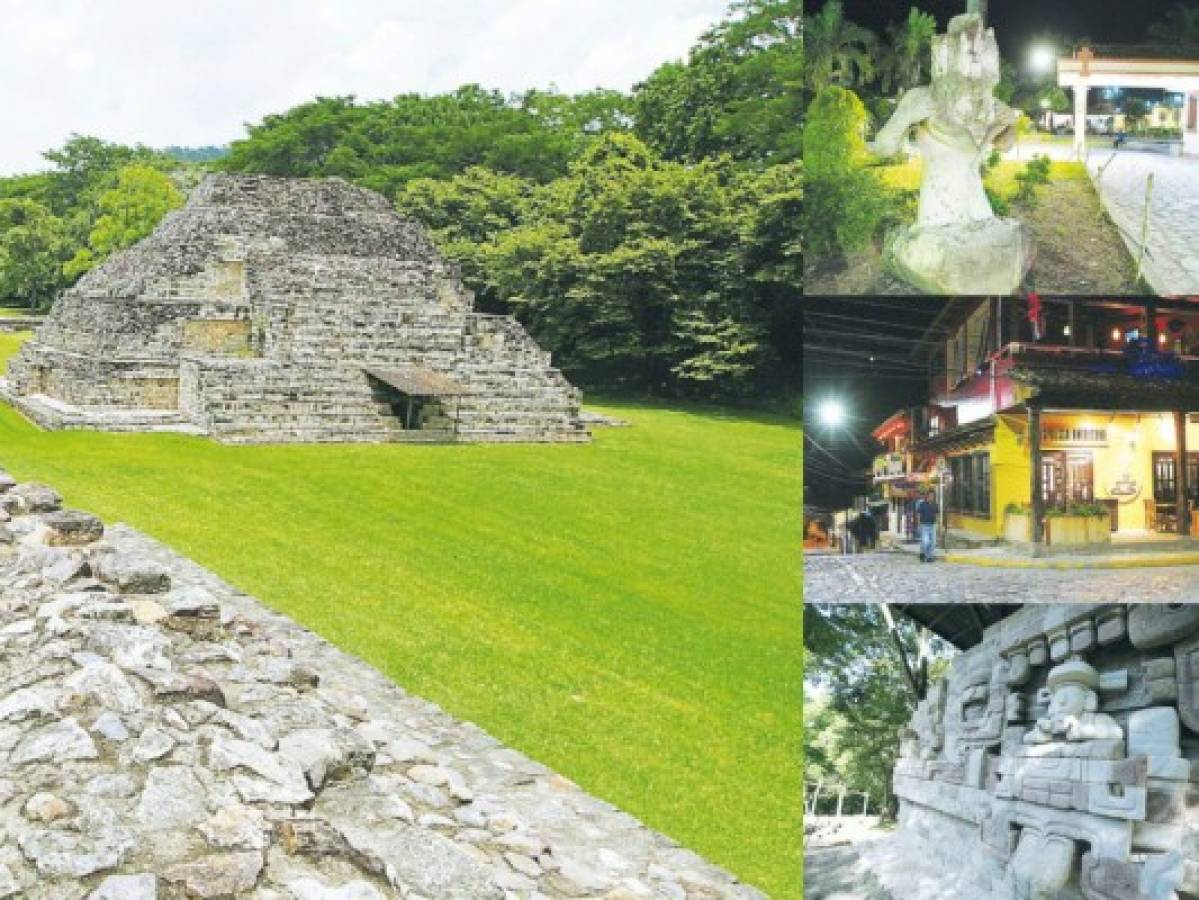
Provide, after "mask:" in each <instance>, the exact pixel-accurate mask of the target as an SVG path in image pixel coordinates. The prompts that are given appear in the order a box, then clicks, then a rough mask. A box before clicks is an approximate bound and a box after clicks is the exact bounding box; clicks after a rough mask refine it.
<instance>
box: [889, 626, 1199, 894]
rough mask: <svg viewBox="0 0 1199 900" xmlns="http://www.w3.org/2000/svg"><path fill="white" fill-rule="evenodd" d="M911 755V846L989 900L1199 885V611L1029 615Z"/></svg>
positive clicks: (905, 826) (906, 783)
mask: <svg viewBox="0 0 1199 900" xmlns="http://www.w3.org/2000/svg"><path fill="white" fill-rule="evenodd" d="M900 746H901V755H900V759H899V761H898V762H897V763H896V766H895V772H894V784H895V793H896V795H897V796H898V797H899V801H900V813H899V822H900V838H899V839H900V841H901V842H903V844H904V846H905V848H907V849H911V850H913V851H914V852H918V853H920V854H925V855H928V856H930V857H935V858H936V860H937V861H938V863H939V864H940V865H941V866H943V867H944V870H945V871H946V872H951V873H954V874H955V875H960V876H963V877H964V878H965V879H966V880H967V881H969V882H971V883H973V884H974V885H975V886H976V887H977V893H976V894H975V895H974V896H976V897H979V898H1005V900H1006V898H1012V900H1015V898H1022V900H1023V898H1045V900H1049V898H1057V897H1079V896H1080V897H1086V898H1088V900H1141V898H1143V900H1152V898H1166V897H1176V896H1180V895H1181V896H1192V895H1193V894H1194V893H1195V892H1196V891H1199V828H1196V827H1195V823H1196V821H1197V820H1196V803H1195V798H1196V787H1197V785H1199V770H1197V769H1196V765H1195V763H1196V760H1197V759H1199V755H1197V750H1199V606H1196V605H1189V606H1188V605H1183V606H1175V607H1170V606H1166V605H1153V604H1145V605H1135V606H1124V605H1085V606H1079V605H1063V606H1026V607H1024V608H1022V609H1021V610H1020V611H1018V612H1016V613H1015V614H1013V615H1012V616H1010V617H1008V618H1007V619H1005V620H1003V621H1000V622H999V623H997V624H995V625H992V626H991V627H990V628H988V629H987V630H986V631H985V632H984V633H983V637H982V641H981V643H979V644H977V645H976V646H974V647H971V648H970V649H969V650H967V651H966V652H964V653H963V654H961V655H960V656H958V657H956V658H955V659H954V660H953V663H952V665H951V667H950V670H949V672H948V674H947V676H946V677H945V679H944V680H942V681H940V682H938V683H935V684H933V685H932V687H931V688H930V690H929V691H928V693H927V695H926V697H925V698H924V699H923V700H922V701H921V703H920V705H919V707H918V708H917V710H916V712H915V714H914V715H913V716H912V720H911V723H910V724H909V725H908V727H907V728H906V729H905V730H904V731H903V733H902V735H901V745H900Z"/></svg>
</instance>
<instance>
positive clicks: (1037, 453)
mask: <svg viewBox="0 0 1199 900" xmlns="http://www.w3.org/2000/svg"><path fill="white" fill-rule="evenodd" d="M1028 460H1029V467H1030V470H1031V471H1030V472H1029V479H1028V484H1029V490H1030V491H1031V492H1032V496H1031V497H1030V498H1029V505H1030V507H1031V509H1032V543H1033V548H1034V549H1036V548H1037V547H1039V546H1040V545H1041V544H1042V543H1043V542H1044V540H1045V496H1044V492H1043V490H1042V487H1041V410H1040V409H1039V408H1038V407H1036V406H1030V407H1029V408H1028Z"/></svg>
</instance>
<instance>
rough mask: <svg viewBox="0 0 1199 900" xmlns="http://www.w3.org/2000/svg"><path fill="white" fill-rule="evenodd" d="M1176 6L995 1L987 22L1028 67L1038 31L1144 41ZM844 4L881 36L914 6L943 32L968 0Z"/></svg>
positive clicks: (815, 1)
mask: <svg viewBox="0 0 1199 900" xmlns="http://www.w3.org/2000/svg"><path fill="white" fill-rule="evenodd" d="M1177 4H1178V0H1136V2H1132V0H991V3H990V10H989V12H988V20H989V24H990V25H992V26H993V27H994V28H995V37H996V38H997V39H998V40H999V49H1000V52H1001V53H1002V54H1003V55H1004V57H1005V58H1006V59H1007V60H1008V62H1011V63H1013V64H1014V65H1016V66H1018V67H1023V65H1024V63H1025V60H1026V59H1027V56H1028V47H1029V45H1030V44H1031V43H1032V42H1033V40H1034V39H1035V38H1036V37H1038V36H1039V35H1042V34H1045V33H1047V32H1048V33H1054V34H1060V35H1062V36H1065V37H1072V38H1081V37H1087V38H1090V39H1091V40H1092V41H1094V42H1095V43H1099V44H1136V43H1142V42H1144V41H1145V40H1146V37H1145V31H1146V29H1147V28H1148V27H1149V24H1150V23H1151V22H1154V21H1156V20H1158V19H1160V18H1161V17H1162V15H1163V14H1164V13H1165V12H1166V11H1167V10H1169V9H1170V8H1171V7H1173V6H1176V5H1177ZM1189 5H1197V4H1195V3H1191V4H1189ZM822 6H824V2H823V0H808V2H807V3H806V4H805V9H807V10H809V12H812V11H815V10H817V9H819V8H821V7H822ZM842 6H843V7H844V9H845V15H846V18H848V19H850V20H852V21H854V22H857V23H858V24H859V25H865V26H866V27H868V28H870V29H871V30H872V31H875V32H877V33H880V34H881V33H882V32H883V30H884V29H885V28H886V26H887V25H888V24H889V23H891V22H898V21H900V20H901V19H905V18H907V14H908V10H909V9H910V8H911V7H912V6H916V7H917V8H919V9H921V10H923V11H924V12H928V13H932V14H933V15H935V16H936V17H937V21H938V23H939V25H940V26H941V28H940V30H941V31H944V28H945V24H946V23H947V22H948V21H949V19H950V18H951V17H953V16H955V15H957V14H958V13H962V12H965V11H966V0H843V3H842Z"/></svg>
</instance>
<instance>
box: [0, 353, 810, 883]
mask: <svg viewBox="0 0 1199 900" xmlns="http://www.w3.org/2000/svg"><path fill="white" fill-rule="evenodd" d="M20 339H21V337H20V336H11V335H3V334H0V368H3V366H4V364H5V363H4V360H6V359H7V356H8V355H9V354H11V353H12V352H13V351H14V350H15V348H16V346H17V345H18V343H19V341H20ZM597 408H600V409H605V410H610V411H612V412H614V413H615V414H617V415H619V416H622V417H625V418H628V419H630V420H631V421H632V422H633V424H634V427H632V428H625V429H606V430H600V431H597V433H596V439H595V441H594V443H592V444H590V445H587V446H570V445H564V446H395V445H393V446H290V447H228V446H221V445H219V444H215V443H212V442H210V441H207V440H203V439H197V438H191V437H186V436H180V435H115V434H95V433H84V432H60V433H46V432H41V431H38V430H37V429H35V428H34V427H33V426H31V425H30V424H28V423H27V422H26V421H25V420H24V419H23V418H22V417H20V416H19V415H18V414H16V413H15V412H14V411H12V410H11V409H9V408H8V407H6V406H3V405H0V465H2V466H4V467H6V468H8V469H9V470H10V471H11V472H12V473H13V474H14V475H16V476H17V477H18V478H22V479H38V480H42V481H46V482H48V483H50V484H52V485H54V486H55V487H56V488H58V489H59V490H61V491H62V492H63V493H64V494H65V496H66V498H67V501H68V502H69V503H70V504H71V505H72V506H76V507H79V508H82V509H87V510H91V511H93V512H96V513H98V514H100V515H101V516H103V517H104V518H106V519H107V520H109V521H125V522H129V523H131V524H133V525H135V526H137V527H138V528H141V529H143V530H144V531H147V532H148V533H150V534H152V535H154V536H155V537H158V538H160V539H161V540H163V541H165V542H167V543H169V544H171V545H172V546H173V547H175V548H176V549H177V550H179V551H181V552H182V553H184V554H187V555H188V556H191V557H193V558H194V559H196V560H198V561H199V562H201V563H202V564H204V565H206V566H208V567H210V568H212V569H214V570H215V571H216V572H218V573H220V574H221V575H223V576H224V577H225V578H227V579H228V580H229V581H231V582H232V583H233V584H235V585H236V586H238V587H239V588H241V589H243V590H246V591H248V592H250V593H252V594H255V595H256V596H258V597H260V598H262V599H263V600H264V601H265V602H266V603H268V604H269V605H271V606H273V607H275V608H276V609H279V610H282V611H284V612H286V613H288V614H289V615H291V616H293V617H294V618H295V619H297V620H298V621H300V622H301V623H303V624H304V625H306V626H308V627H309V628H312V629H313V630H315V631H317V632H318V633H320V634H322V635H323V636H325V637H326V638H328V639H329V640H331V641H333V642H334V643H335V644H337V645H339V646H340V647H342V648H344V649H346V650H349V651H351V652H353V653H355V654H357V655H359V656H361V657H362V658H364V659H366V660H368V661H370V662H371V663H373V664H374V665H376V666H378V667H379V668H380V669H382V670H383V671H384V672H386V673H387V674H388V675H389V676H391V677H392V678H394V679H395V680H396V681H397V682H398V683H399V684H401V685H402V686H404V687H405V688H407V689H409V690H411V691H412V692H414V693H416V694H419V695H421V696H424V697H427V698H429V699H431V700H433V701H435V702H437V703H439V704H441V705H442V706H444V707H445V708H446V709H447V710H449V711H450V712H452V713H454V714H456V715H458V716H460V717H463V718H465V719H469V720H472V721H474V722H477V723H478V724H479V725H481V726H482V727H484V728H486V729H487V730H488V731H490V732H491V733H492V734H494V735H496V736H497V737H498V738H500V739H501V740H504V741H505V742H507V743H509V744H511V745H513V746H515V747H517V748H519V749H521V750H523V751H525V752H526V753H528V754H529V755H531V756H533V757H534V758H536V759H538V760H540V761H542V762H544V763H546V764H547V765H549V766H551V767H554V768H556V769H558V770H559V771H561V772H563V773H564V774H566V775H568V776H570V777H571V778H573V779H575V780H576V781H578V782H579V783H580V784H581V785H582V786H583V787H585V788H586V789H588V790H590V791H592V792H594V793H596V794H598V795H600V796H602V797H604V798H606V799H608V800H610V801H612V802H613V803H616V804H617V805H619V806H621V807H622V808H624V809H626V810H628V811H629V812H631V813H633V814H634V815H637V816H639V817H640V818H642V819H643V820H644V821H645V822H647V823H648V824H650V825H651V826H653V827H655V828H658V829H661V830H662V831H664V832H666V833H668V834H670V835H672V836H673V837H674V838H676V839H677V840H679V841H680V842H682V843H683V844H685V845H687V846H689V847H691V848H693V849H694V850H696V851H698V852H700V853H702V854H704V855H706V856H707V857H709V858H710V859H712V860H713V861H715V862H717V863H720V864H722V865H724V866H727V867H728V868H729V869H731V870H732V871H733V872H735V873H737V874H738V875H739V876H741V877H742V878H743V879H744V880H746V881H748V882H750V883H752V884H756V885H757V886H759V887H761V888H762V889H764V890H766V891H768V892H769V893H771V894H772V895H773V896H777V897H796V898H798V897H799V896H800V895H801V889H800V884H799V882H800V877H799V867H800V850H799V818H800V797H801V792H800V781H799V778H800V775H799V767H798V759H799V737H800V736H799V729H800V718H799V704H800V684H801V659H800V634H799V596H798V585H797V573H796V561H795V535H796V533H797V530H798V527H799V526H798V518H797V517H798V515H799V494H800V459H799V455H800V444H801V441H800V435H799V428H798V423H797V422H795V421H794V420H787V419H783V418H781V417H778V416H771V415H767V414H761V415H749V414H737V413H722V412H720V411H718V410H712V409H698V408H689V409H679V408H675V409H671V408H666V407H655V406H648V405H625V404H611V405H607V406H597Z"/></svg>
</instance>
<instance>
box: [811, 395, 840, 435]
mask: <svg viewBox="0 0 1199 900" xmlns="http://www.w3.org/2000/svg"><path fill="white" fill-rule="evenodd" d="M816 417H817V418H818V419H819V420H820V424H821V425H823V426H824V427H825V428H829V429H832V428H840V427H841V426H842V425H844V424H845V420H846V418H848V416H847V414H846V412H845V404H844V403H842V402H841V401H840V400H836V399H828V400H825V401H824V402H822V403H821V404H820V406H819V407H818V408H817V410H816Z"/></svg>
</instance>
